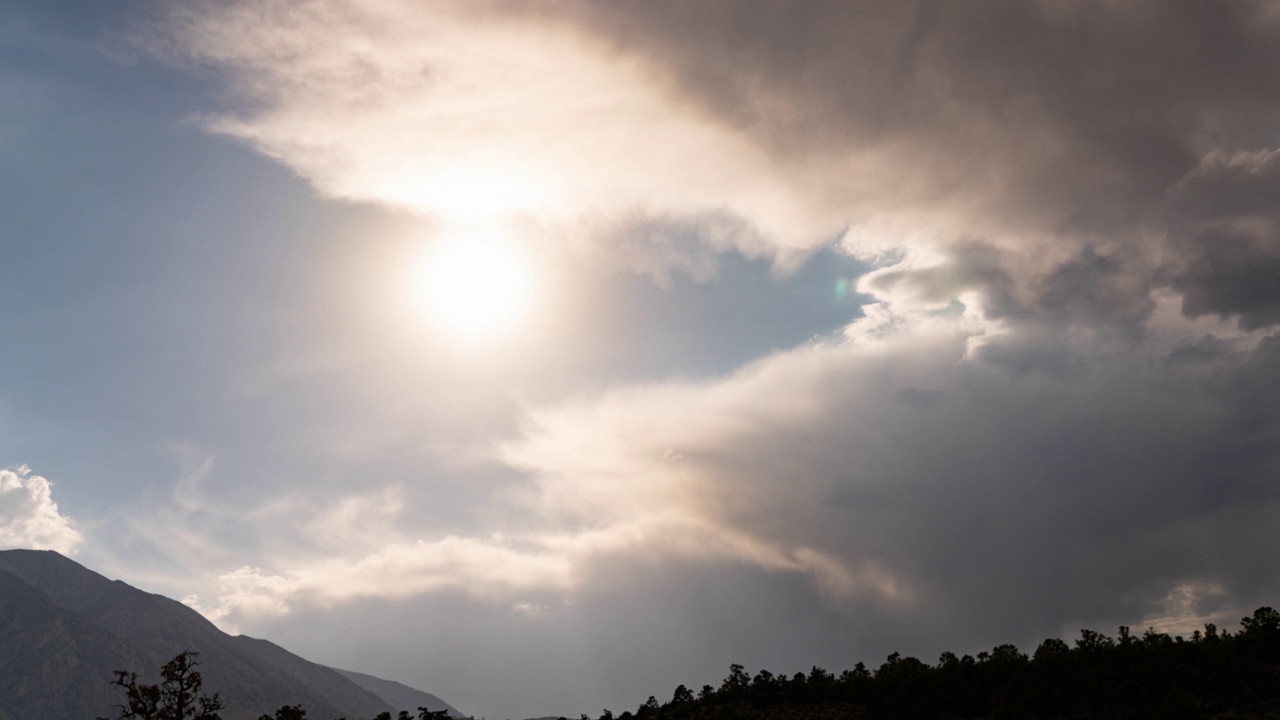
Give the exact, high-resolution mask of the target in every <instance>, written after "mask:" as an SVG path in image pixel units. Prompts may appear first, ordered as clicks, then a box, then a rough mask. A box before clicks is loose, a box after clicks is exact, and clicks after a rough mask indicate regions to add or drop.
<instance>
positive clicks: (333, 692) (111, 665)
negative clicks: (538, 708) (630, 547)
mask: <svg viewBox="0 0 1280 720" xmlns="http://www.w3.org/2000/svg"><path fill="white" fill-rule="evenodd" d="M184 650H194V651H197V652H199V653H200V660H201V668H200V669H201V673H202V674H203V677H204V684H205V688H206V690H207V691H209V692H211V693H212V692H218V693H220V694H221V696H222V699H223V701H224V702H225V703H226V711H225V712H224V716H225V717H226V718H227V720H239V719H240V718H245V719H247V720H252V719H254V718H257V717H258V716H259V715H261V714H263V713H268V714H269V713H271V712H274V711H275V709H277V708H279V707H281V706H283V705H295V704H296V705H301V706H302V707H304V708H306V710H307V711H308V715H309V716H311V717H313V718H317V719H318V720H320V719H323V718H340V717H351V718H372V717H374V716H375V715H377V714H379V713H381V712H387V711H390V712H392V713H394V712H395V711H397V710H399V709H411V708H397V707H394V704H393V703H392V702H388V699H386V698H383V697H382V696H381V695H379V694H378V693H376V692H374V691H372V690H369V689H367V688H366V687H363V686H362V685H361V684H360V683H357V682H355V681H353V680H352V679H350V678H349V677H347V676H345V675H344V674H343V672H344V671H339V670H337V669H335V668H329V667H326V666H324V665H320V664H318V663H314V662H311V661H309V660H306V659H305V658H302V657H299V656H297V655H295V654H293V653H291V652H289V651H288V650H286V649H284V648H282V647H280V646H278V645H276V644H274V643H271V642H270V641H267V640H261V639H258V638H252V637H248V636H244V635H239V636H232V635H228V634H227V633H224V632H223V631H221V630H219V629H218V628H217V627H216V626H215V625H213V623H211V622H209V621H208V619H206V618H205V617H204V616H202V615H200V614H199V613H198V612H196V611H195V610H193V609H192V608H190V607H187V606H186V605H183V604H182V603H180V602H178V601H176V600H173V599H171V598H167V597H165V596H163V595H158V594H155V593H148V592H145V591H143V590H139V589H137V588H134V587H132V586H131V585H129V584H127V583H124V582H122V581H119V580H110V579H108V578H106V577H105V576H102V575H100V574H98V573H96V572H94V571H92V570H89V569H88V568H85V567H84V566H82V565H80V564H79V563H77V562H75V561H74V560H71V559H70V558H67V557H65V556H63V555H61V554H59V553H56V552H54V551H50V550H5V551H0V720H25V719H29V718H40V720H83V719H84V718H86V717H97V716H99V715H102V714H104V713H108V712H110V710H111V706H112V705H115V704H118V703H119V702H120V696H119V693H118V692H117V689H116V688H114V687H112V686H111V685H110V680H111V678H112V674H113V672H114V671H115V670H120V669H127V670H131V671H136V672H138V673H139V676H140V677H142V678H144V679H145V680H146V681H148V682H154V681H155V680H156V679H157V677H156V674H157V668H159V666H160V665H162V664H163V663H164V662H166V661H168V660H169V659H170V658H172V657H173V656H174V655H177V654H178V653H179V652H182V651H184ZM346 672H350V671H346ZM360 675H362V676H363V674H360ZM364 677H370V678H372V677H373V676H364ZM85 678H90V679H91V680H90V681H89V682H85ZM374 679H376V680H381V679H380V678H374ZM383 682H387V683H390V681H383ZM397 684H398V683H397ZM402 687H404V688H406V689H408V690H413V689H412V688H408V686H402ZM49 688H59V690H58V691H57V692H49V691H48V689H49ZM414 692H419V693H421V694H422V696H425V697H429V698H434V699H435V700H437V701H439V702H440V703H441V704H442V705H444V706H445V707H448V708H449V709H450V710H451V711H453V712H456V710H454V709H453V708H452V707H449V706H448V705H447V704H446V703H444V702H443V701H442V700H439V698H436V697H435V696H434V695H430V694H429V693H423V692H422V691H414Z"/></svg>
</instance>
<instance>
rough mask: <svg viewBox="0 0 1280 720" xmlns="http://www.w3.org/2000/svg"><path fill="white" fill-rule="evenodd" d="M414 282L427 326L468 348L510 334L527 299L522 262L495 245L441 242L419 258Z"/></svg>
mask: <svg viewBox="0 0 1280 720" xmlns="http://www.w3.org/2000/svg"><path fill="white" fill-rule="evenodd" d="M415 281H416V290H417V295H418V301H419V303H420V304H421V305H422V308H423V310H424V311H425V312H426V314H427V317H428V318H429V319H430V320H431V322H432V323H433V324H434V325H435V326H436V327H438V328H439V329H440V330H441V331H443V332H444V333H446V334H448V335H449V336H451V337H452V338H454V339H456V340H460V341H463V342H466V343H468V344H473V343H479V342H484V341H488V340H493V339H497V338H499V337H501V336H503V335H506V334H509V333H510V332H511V331H513V330H515V329H516V327H517V326H518V325H519V323H520V321H521V320H523V319H524V317H525V315H526V314H527V313H528V310H529V305H530V303H531V302H532V299H533V290H534V279H533V271H532V268H531V267H530V264H529V261H528V258H526V257H525V255H524V254H523V253H522V252H521V251H520V249H519V248H518V247H516V246H515V244H514V243H511V242H504V241H498V240H488V239H477V238H474V237H470V238H465V239H457V240H449V241H444V242H441V243H439V244H437V245H436V246H434V247H433V248H432V249H431V250H430V251H429V252H428V253H427V254H426V256H425V257H424V258H423V260H422V264H421V266H420V267H419V269H418V272H417V276H416V278H415Z"/></svg>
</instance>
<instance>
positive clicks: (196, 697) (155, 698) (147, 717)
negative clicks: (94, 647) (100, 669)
mask: <svg viewBox="0 0 1280 720" xmlns="http://www.w3.org/2000/svg"><path fill="white" fill-rule="evenodd" d="M199 658H200V653H198V652H195V651H192V650H183V651H182V652H180V653H178V655H177V656H176V657H174V658H173V659H172V660H170V661H169V662H167V663H165V664H164V667H162V668H160V677H161V681H160V684H159V685H149V684H147V683H144V682H141V681H139V680H138V674H137V673H135V672H130V671H127V670H117V671H116V672H115V679H114V680H112V681H111V684H112V685H115V686H116V687H119V688H120V689H121V690H123V691H124V694H125V702H124V704H122V705H118V706H117V707H118V708H119V709H120V715H119V716H118V720H222V716H221V715H219V714H218V711H219V710H221V709H222V700H221V699H220V698H219V697H218V694H217V693H214V694H213V695H212V696H209V695H205V694H203V693H202V692H201V689H202V685H203V679H202V678H201V676H200V671H198V670H196V667H197V666H198V665H199V664H200V660H199ZM98 720H106V718H98Z"/></svg>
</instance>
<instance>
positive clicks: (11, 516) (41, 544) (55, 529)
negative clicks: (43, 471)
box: [0, 465, 83, 554]
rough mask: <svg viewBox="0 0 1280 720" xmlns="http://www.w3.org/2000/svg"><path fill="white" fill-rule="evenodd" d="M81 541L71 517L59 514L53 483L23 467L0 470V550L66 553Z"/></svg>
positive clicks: (81, 538)
mask: <svg viewBox="0 0 1280 720" xmlns="http://www.w3.org/2000/svg"><path fill="white" fill-rule="evenodd" d="M82 540H83V537H81V535H80V531H79V530H76V528H75V523H74V522H73V521H72V520H71V518H69V517H67V516H65V515H63V514H61V513H60V512H58V504H57V503H56V502H54V501H53V483H51V482H49V481H48V480H46V479H44V478H43V477H40V476H39V475H32V474H31V469H30V468H28V467H27V466H26V465H19V466H18V467H16V468H5V469H0V548H31V549H36V550H57V551H58V552H60V553H63V554H69V553H71V552H73V551H74V550H75V549H76V547H77V546H78V545H80V543H81V541H82Z"/></svg>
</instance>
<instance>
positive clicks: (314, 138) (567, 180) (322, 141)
mask: <svg viewBox="0 0 1280 720" xmlns="http://www.w3.org/2000/svg"><path fill="white" fill-rule="evenodd" d="M335 27H341V28H342V32H341V33H340V34H335V33H334V32H333V29H334V28H335ZM163 32H164V34H163V35H158V36H157V35H151V36H147V37H146V38H144V39H143V40H141V41H140V42H142V43H143V44H144V45H146V46H147V47H148V48H149V49H150V50H151V51H152V52H155V53H158V54H159V55H160V56H162V57H165V58H167V59H168V60H170V61H173V62H178V63H188V62H195V63H197V64H213V65H215V66H218V67H222V68H227V69H230V70H231V71H232V74H231V78H232V79H231V86H232V88H233V89H234V90H235V91H236V92H237V93H238V94H239V97H240V98H241V99H242V101H243V103H242V107H243V108H244V109H242V110H239V111H233V112H225V113H217V114H214V115H212V116H210V117H208V118H206V120H205V123H206V126H207V127H208V128H209V129H210V130H212V131H213V132H216V133H220V134H225V135H229V136H232V137H236V138H239V139H242V140H244V141H246V142H248V143H249V144H251V145H252V146H254V147H255V148H257V149H259V150H260V151H262V152H263V153H264V154H266V155H269V156H271V157H273V158H275V159H277V160H279V161H280V162H282V163H283V164H285V165H287V166H289V167H290V168H292V169H294V170H295V171H297V172H298V173H299V174H300V175H302V176H303V177H305V178H307V179H308V180H309V181H311V182H312V183H313V184H314V185H315V186H316V187H317V188H318V189H319V190H320V191H321V192H323V193H325V194H328V195H331V196H334V197H338V198H346V199H354V200H361V201H372V202H378V203H385V204H390V205H393V206H397V207H402V208H408V209H411V210H414V211H417V212H420V213H423V214H426V215H431V216H436V217H440V218H443V219H444V220H446V221H447V222H451V223H459V224H465V223H468V222H472V221H474V220H476V219H477V218H482V219H487V218H490V217H493V216H505V217H514V216H521V217H524V218H526V220H527V221H533V222H535V223H537V224H539V225H543V226H546V227H548V228H553V230H551V231H549V232H550V234H554V235H557V236H558V241H559V242H566V240H567V238H569V237H582V236H584V235H586V236H591V235H595V236H598V237H601V238H604V239H612V238H616V233H615V232H614V229H615V228H617V227H619V226H623V227H625V226H628V225H630V224H632V220H633V218H634V217H635V216H637V215H654V216H657V217H664V218H676V219H689V218H694V217H697V216H701V215H705V214H708V213H709V214H712V215H714V214H716V213H723V212H724V211H728V212H729V213H730V214H732V215H735V216H737V217H740V218H743V219H745V220H746V221H747V222H748V223H749V224H747V225H745V226H743V224H742V223H741V222H738V223H736V224H735V223H734V222H732V221H728V222H709V221H705V220H704V221H699V222H698V223H696V224H693V225H687V226H684V227H685V228H686V229H692V230H694V231H695V232H698V233H700V234H701V235H702V236H703V239H704V240H706V241H707V242H710V243H712V244H713V245H716V246H718V248H719V249H721V250H723V249H728V248H731V247H735V246H736V247H738V248H739V249H741V250H743V251H745V252H747V253H749V254H769V255H772V254H774V253H775V252H777V251H778V250H779V248H789V249H795V250H802V249H807V248H809V247H813V246H814V245H816V244H819V243H822V242H824V241H826V240H829V239H830V238H831V237H832V236H833V235H834V234H836V233H838V232H839V231H840V230H841V229H842V228H843V226H844V224H845V221H846V218H845V217H844V214H845V213H844V211H843V210H840V209H836V208H834V207H833V206H831V205H830V204H829V203H827V202H823V201H818V199H817V198H816V197H815V195H814V194H813V193H811V192H809V191H808V189H806V188H804V187H801V186H798V185H797V183H795V182H793V179H788V178H785V177H783V176H782V175H780V174H779V173H778V172H777V163H778V159H777V158H775V157H772V156H770V154H769V153H767V152H765V151H764V150H763V149H761V148H759V147H757V146H755V145H754V144H752V143H750V142H746V141H745V140H744V139H743V138H741V137H740V136H739V135H738V134H736V133H734V132H733V131H732V130H731V129H729V128H725V127H723V126H721V125H720V124H718V123H716V122H714V121H710V119H708V118H706V117H703V116H701V115H700V114H699V113H698V111H697V109H696V108H693V107H690V106H687V105H684V104H681V103H679V102H676V101H674V99H673V98H672V97H671V96H670V95H669V94H667V93H664V92H663V90H662V88H661V87H660V84H659V83H657V82H655V79H654V78H653V77H651V75H650V73H649V70H647V69H646V68H645V67H644V66H643V64H641V63H638V62H636V61H635V60H632V59H628V58H626V57H625V56H622V55H619V54H618V53H617V52H615V51H614V49H612V48H611V47H610V46H609V43H607V42H600V41H598V40H594V39H592V38H591V37H590V36H588V35H586V34H584V33H581V32H577V31H574V30H573V29H572V28H570V27H568V26H566V25H563V24H557V23H531V22H530V21H528V20H527V19H522V18H519V17H505V16H504V15H503V14H497V15H489V14H485V13H483V12H481V11H477V10H476V9H475V8H474V7H470V6H468V5H467V4H451V3H437V4H434V5H432V6H431V8H430V11H429V12H427V11H424V7H423V6H422V5H420V4H418V3H410V2H377V3H373V2H362V3H337V2H317V3H309V4H306V5H302V6H299V5H297V4H295V3H288V2H269V3H240V4H232V5H222V6H218V7H216V8H215V7H213V6H208V5H200V6H191V7H190V8H188V9H185V10H174V11H173V12H172V14H171V16H170V17H169V20H168V23H167V24H166V25H165V26H164V28H163ZM752 225H754V227H752ZM766 238H767V239H766ZM570 242H571V241H570ZM656 242H657V248H658V251H659V252H661V253H665V254H670V252H671V246H670V245H669V244H668V243H666V242H665V241H664V240H663V239H662V238H661V237H659V238H656ZM673 261H674V262H677V263H678V262H682V261H681V260H680V259H679V258H674V260H673ZM641 262H642V263H649V262H652V260H641Z"/></svg>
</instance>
